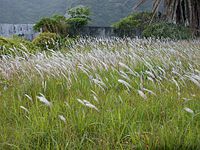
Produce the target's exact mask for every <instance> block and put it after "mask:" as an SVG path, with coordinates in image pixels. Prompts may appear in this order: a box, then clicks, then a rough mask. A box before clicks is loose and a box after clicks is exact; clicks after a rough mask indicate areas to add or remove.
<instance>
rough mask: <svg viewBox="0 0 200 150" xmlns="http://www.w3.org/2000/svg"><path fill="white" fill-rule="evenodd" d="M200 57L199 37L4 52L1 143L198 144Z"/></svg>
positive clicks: (193, 146) (90, 42) (95, 145)
mask: <svg viewBox="0 0 200 150" xmlns="http://www.w3.org/2000/svg"><path fill="white" fill-rule="evenodd" d="M25 53H26V52H25ZM25 57H26V58H25ZM199 58H200V44H199V41H197V40H193V41H162V40H152V39H119V38H111V39H104V38H101V39H97V38H88V39H83V38H81V39H79V40H78V41H76V45H71V47H69V50H68V51H67V52H59V51H56V52H55V51H50V52H48V53H46V52H40V53H37V54H31V55H30V54H24V56H21V55H15V56H12V55H10V56H2V58H1V59H0V81H1V85H0V89H1V96H0V118H1V119H0V130H1V131H2V134H1V135H0V149H1V148H4V149H6V148H7V149H9V148H11V147H9V146H8V145H10V146H11V145H16V147H22V149H27V148H30V147H31V148H32V149H95V148H99V149H117V148H119V149H145V148H149V149H156V148H157V149H163V148H164V149H180V148H182V149H187V148H188V149H199V148H200V146H199V143H200V141H199V139H200V137H199V135H200V129H199V119H200V118H199V117H200V116H199V113H200V104H199V97H200V95H199V93H200V92H199V90H200V89H199V78H200V76H199V75H200V74H199V70H200V66H199V65H200V59H199ZM4 87H6V90H3V88H4ZM41 93H42V94H41ZM46 106H47V107H46ZM49 107H50V108H51V109H50V111H49ZM27 117H28V119H27ZM11 123H12V124H11ZM10 133H12V134H13V136H12V135H10ZM1 143H9V144H7V146H8V147H7V146H6V145H5V144H1Z"/></svg>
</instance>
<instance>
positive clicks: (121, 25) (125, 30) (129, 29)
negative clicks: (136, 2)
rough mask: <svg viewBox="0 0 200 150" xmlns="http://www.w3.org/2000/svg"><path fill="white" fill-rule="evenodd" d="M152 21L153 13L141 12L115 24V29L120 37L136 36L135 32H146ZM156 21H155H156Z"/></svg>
mask: <svg viewBox="0 0 200 150" xmlns="http://www.w3.org/2000/svg"><path fill="white" fill-rule="evenodd" d="M151 19H152V13H149V12H140V13H133V14H131V15H129V16H127V17H125V18H123V19H121V20H120V21H119V22H116V23H114V24H113V27H114V28H115V32H116V33H118V34H119V36H135V35H134V32H135V30H140V31H142V30H144V28H145V27H146V26H147V25H148V24H149V23H150V21H151ZM155 20H156V19H154V20H153V21H155Z"/></svg>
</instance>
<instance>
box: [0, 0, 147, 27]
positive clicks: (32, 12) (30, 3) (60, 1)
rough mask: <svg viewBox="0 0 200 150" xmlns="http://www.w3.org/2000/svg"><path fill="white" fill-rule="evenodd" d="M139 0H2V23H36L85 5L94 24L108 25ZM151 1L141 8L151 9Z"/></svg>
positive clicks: (126, 13) (0, 21)
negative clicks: (44, 18)
mask: <svg viewBox="0 0 200 150" xmlns="http://www.w3.org/2000/svg"><path fill="white" fill-rule="evenodd" d="M137 1H138V0H0V4H1V5H0V12H1V15H0V23H34V22H36V21H37V20H39V19H40V18H41V17H44V16H50V15H52V14H54V13H59V14H65V12H66V10H67V9H68V8H71V7H74V6H77V5H84V6H88V7H90V8H91V11H92V23H91V24H92V25H96V26H108V25H110V24H112V23H113V22H116V21H118V20H119V19H120V18H122V17H124V16H127V15H128V14H129V13H131V12H132V11H133V10H132V8H133V6H134V5H135V4H136V3H137ZM150 8H151V1H150V2H147V3H146V4H145V5H144V6H143V7H141V8H140V10H150Z"/></svg>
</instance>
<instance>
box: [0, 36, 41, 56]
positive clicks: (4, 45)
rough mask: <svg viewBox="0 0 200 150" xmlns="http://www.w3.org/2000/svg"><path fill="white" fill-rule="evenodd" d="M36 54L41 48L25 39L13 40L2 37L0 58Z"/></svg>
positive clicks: (15, 37)
mask: <svg viewBox="0 0 200 150" xmlns="http://www.w3.org/2000/svg"><path fill="white" fill-rule="evenodd" d="M24 51H25V52H26V53H33V54H34V53H36V52H38V51H39V47H37V46H36V45H34V44H33V43H32V42H30V41H27V40H25V39H23V38H20V37H17V36H13V37H12V38H4V37H0V56H1V55H16V54H17V55H20V54H22V53H23V52H24Z"/></svg>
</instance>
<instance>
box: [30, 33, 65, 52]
mask: <svg viewBox="0 0 200 150" xmlns="http://www.w3.org/2000/svg"><path fill="white" fill-rule="evenodd" d="M33 44H35V45H36V46H38V47H40V48H41V49H42V50H49V49H53V50H57V49H60V47H61V44H62V43H61V37H60V36H59V35H58V34H56V33H50V32H43V33H40V34H39V35H38V36H37V37H36V38H35V39H34V40H33Z"/></svg>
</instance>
